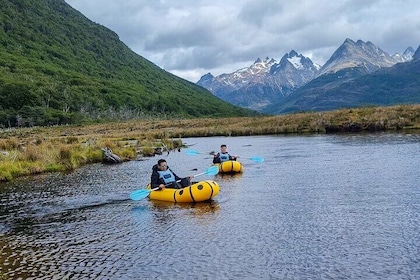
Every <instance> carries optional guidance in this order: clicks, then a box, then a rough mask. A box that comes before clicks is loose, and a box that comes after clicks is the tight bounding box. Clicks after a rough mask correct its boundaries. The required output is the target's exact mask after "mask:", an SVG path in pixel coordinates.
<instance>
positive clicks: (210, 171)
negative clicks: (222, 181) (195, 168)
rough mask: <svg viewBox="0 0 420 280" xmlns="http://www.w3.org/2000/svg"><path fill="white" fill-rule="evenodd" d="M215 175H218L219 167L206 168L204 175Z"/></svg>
mask: <svg viewBox="0 0 420 280" xmlns="http://www.w3.org/2000/svg"><path fill="white" fill-rule="evenodd" d="M217 173H219V166H217V165H214V166H212V167H209V168H207V169H206V172H204V174H206V175H216V174H217Z"/></svg>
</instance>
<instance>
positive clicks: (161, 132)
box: [0, 105, 420, 181]
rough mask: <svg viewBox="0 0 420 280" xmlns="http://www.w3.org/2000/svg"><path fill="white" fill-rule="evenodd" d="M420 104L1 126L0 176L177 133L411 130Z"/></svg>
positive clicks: (176, 141)
mask: <svg viewBox="0 0 420 280" xmlns="http://www.w3.org/2000/svg"><path fill="white" fill-rule="evenodd" d="M417 129H420V105H401V106H392V107H367V108H358V109H342V110H337V111H331V112H314V113H298V114H290V115H277V116H266V117H245V118H214V119H213V118H206V119H170V120H136V121H129V122H123V123H108V124H95V125H86V126H58V127H33V128H20V129H5V130H1V131H0V181H11V180H13V179H14V178H17V177H20V176H23V175H30V174H38V173H44V172H56V171H71V170H74V169H76V168H78V167H80V166H82V165H84V164H89V163H96V162H101V161H103V159H104V157H103V151H102V149H103V148H105V147H107V148H109V149H111V150H112V151H113V153H114V154H116V155H118V156H119V157H121V159H122V160H123V161H127V160H135V159H137V158H138V157H142V156H147V155H153V152H154V151H155V150H164V151H166V152H170V151H171V150H174V149H179V148H180V147H181V146H182V140H181V139H182V138H186V137H211V136H247V135H270V134H307V133H335V132H343V133H345V132H364V131H366V132H377V131H415V130H417Z"/></svg>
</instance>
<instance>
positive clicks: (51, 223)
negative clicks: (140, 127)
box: [0, 133, 420, 279]
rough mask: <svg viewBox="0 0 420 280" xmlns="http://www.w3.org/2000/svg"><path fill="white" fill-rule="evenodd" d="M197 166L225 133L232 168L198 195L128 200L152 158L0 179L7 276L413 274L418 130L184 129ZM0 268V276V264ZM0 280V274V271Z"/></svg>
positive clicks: (194, 168) (419, 178) (197, 169)
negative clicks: (284, 132)
mask: <svg viewBox="0 0 420 280" xmlns="http://www.w3.org/2000/svg"><path fill="white" fill-rule="evenodd" d="M183 142H185V143H186V144H188V145H192V146H191V148H192V149H194V150H197V151H200V152H202V153H203V154H200V155H198V156H189V155H186V154H185V153H184V152H183V151H181V152H172V153H170V154H169V155H163V156H162V157H163V158H165V159H166V160H167V161H168V164H169V166H170V167H171V168H172V169H174V170H175V171H176V172H177V173H178V175H180V176H187V175H194V174H198V173H201V172H203V171H204V170H205V169H206V168H208V167H209V166H210V163H211V156H210V155H207V154H208V153H209V152H210V151H213V150H214V151H218V150H219V147H220V144H227V145H228V151H229V152H230V153H231V154H236V155H239V156H242V157H252V156H262V157H264V158H265V161H264V163H256V162H253V161H252V160H250V159H245V158H243V159H241V162H242V163H243V165H244V173H243V174H241V175H233V176H232V175H223V176H222V175H220V174H218V175H216V176H206V175H203V176H201V177H197V179H213V180H215V181H217V182H218V183H219V184H220V187H221V190H220V193H219V195H218V196H217V197H215V199H214V200H213V201H211V202H205V203H197V204H174V203H162V202H160V203H158V202H153V201H150V200H148V199H144V200H141V201H131V200H130V199H128V196H129V194H130V192H131V191H133V190H136V189H139V188H143V187H144V186H145V185H146V183H147V182H148V180H149V178H150V174H151V167H152V165H153V164H155V162H156V161H157V160H158V159H159V158H158V157H156V158H150V159H146V160H143V161H132V162H128V163H123V164H119V165H112V166H110V165H101V164H98V165H91V166H87V167H84V168H82V169H80V170H77V171H76V172H74V173H71V174H67V175H65V174H47V175H42V176H37V177H32V178H28V179H21V180H18V181H15V182H13V183H9V184H3V185H0V186H1V187H0V200H1V206H0V253H1V254H0V264H1V273H2V274H3V276H5V278H6V279H420V253H419V249H420V228H419V225H420V222H419V221H420V217H419V213H420V172H419V171H420V168H419V165H420V135H418V134H413V135H410V134H385V133H384V134H363V135H362V134H357V135H322V136H261V137H212V138H185V139H183ZM0 275H1V274H0ZM0 278H1V277H0Z"/></svg>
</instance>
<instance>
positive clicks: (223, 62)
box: [65, 0, 420, 83]
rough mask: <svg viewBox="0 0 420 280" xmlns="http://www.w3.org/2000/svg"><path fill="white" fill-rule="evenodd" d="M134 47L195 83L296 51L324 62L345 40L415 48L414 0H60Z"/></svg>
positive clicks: (417, 14)
mask: <svg viewBox="0 0 420 280" xmlns="http://www.w3.org/2000/svg"><path fill="white" fill-rule="evenodd" d="M65 1H66V2H67V3H68V4H69V5H70V6H72V7H73V8H74V9H76V10H78V11H79V12H81V13H82V14H83V15H85V16H86V17H87V18H88V19H90V20H91V21H93V22H96V23H99V24H101V25H103V26H105V27H107V28H109V29H111V30H112V31H114V32H115V33H117V34H118V36H119V38H120V40H121V41H122V42H123V43H124V44H125V45H127V46H128V47H129V48H130V49H131V50H132V51H134V52H136V53H137V54H139V55H141V56H142V57H144V58H146V59H147V60H149V61H151V62H153V63H154V64H156V65H157V66H159V67H160V68H162V69H164V70H166V71H168V72H170V73H172V74H174V75H176V76H179V77H181V78H184V79H186V80H189V81H191V82H193V83H196V82H197V81H198V80H199V79H200V77H201V76H203V75H205V74H207V73H212V74H213V76H218V75H221V74H223V73H232V72H235V71H236V70H238V69H241V68H245V67H249V66H250V65H251V64H252V63H253V62H254V61H255V60H256V59H257V58H261V59H264V58H266V57H269V58H274V59H275V60H277V61H279V60H280V59H281V58H282V57H283V55H284V54H286V53H289V52H290V51H291V50H295V51H296V52H297V53H299V54H303V55H304V56H306V57H309V58H310V59H311V60H312V61H313V62H315V63H317V64H319V65H321V66H322V65H323V64H324V63H325V62H326V61H327V60H328V59H329V58H330V57H331V55H332V54H333V53H334V51H336V50H337V49H338V47H340V45H341V44H343V43H344V41H345V39H346V38H349V39H351V40H353V41H357V40H362V41H364V42H368V41H370V42H372V43H373V44H374V45H376V46H377V47H379V48H381V49H382V50H383V51H385V52H387V53H388V54H390V55H393V54H395V53H400V54H402V53H403V52H404V51H405V50H406V49H407V47H413V48H414V50H416V49H417V48H418V47H419V45H420V4H419V2H418V0H291V1H290V0H287V1H286V0H124V1H115V0H65Z"/></svg>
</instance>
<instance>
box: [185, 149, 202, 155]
mask: <svg viewBox="0 0 420 280" xmlns="http://www.w3.org/2000/svg"><path fill="white" fill-rule="evenodd" d="M185 154H187V155H189V156H196V155H199V154H200V153H199V152H197V151H194V150H185Z"/></svg>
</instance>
